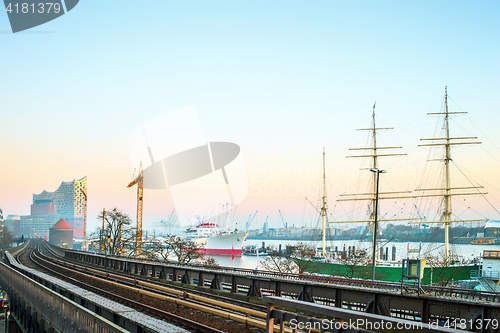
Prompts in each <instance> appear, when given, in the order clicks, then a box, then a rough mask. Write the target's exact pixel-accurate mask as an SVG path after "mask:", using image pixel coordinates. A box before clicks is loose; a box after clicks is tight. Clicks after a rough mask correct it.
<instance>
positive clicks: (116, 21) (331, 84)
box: [0, 0, 500, 227]
mask: <svg viewBox="0 0 500 333" xmlns="http://www.w3.org/2000/svg"><path fill="white" fill-rule="evenodd" d="M498 17H500V3H498V2H497V1H483V2H471V1H413V2H410V1H405V2H402V1H309V2H306V1H160V0H156V1H153V0H148V1H117V0H104V1H97V0H86V1H80V3H79V4H78V6H77V7H75V8H74V9H73V10H72V11H71V12H69V13H68V14H66V15H64V16H62V17H61V18H59V19H56V20H54V21H52V22H49V23H47V24H44V25H42V26H39V27H36V28H33V29H31V30H28V31H26V32H21V33H17V34H12V33H10V26H9V23H8V18H7V15H6V13H0V32H1V33H0V43H1V44H0V45H1V50H2V52H1V53H0V54H1V56H0V59H1V60H2V64H3V66H2V68H1V69H0V77H1V81H0V82H1V83H0V85H1V86H0V100H1V101H2V102H1V105H0V112H1V115H2V120H3V124H4V126H3V130H2V131H1V134H0V136H1V140H0V141H1V142H0V151H1V152H2V157H3V158H2V160H3V161H4V163H3V164H4V167H3V170H4V172H3V173H2V175H0V184H1V188H0V200H1V201H0V206H1V207H2V208H3V209H4V212H6V213H7V214H28V212H29V205H30V203H31V199H32V198H31V195H32V193H39V192H41V191H42V190H44V189H46V190H55V189H56V188H57V186H58V185H59V183H60V181H62V180H70V179H74V178H80V177H82V176H83V175H88V176H89V223H90V224H91V227H92V224H93V223H94V217H95V216H96V215H97V212H98V211H99V210H100V209H102V207H113V206H117V207H119V208H122V209H124V210H125V211H126V212H128V213H130V214H131V215H132V216H134V215H135V214H134V211H135V207H134V196H135V193H134V191H132V190H127V189H126V188H125V185H126V183H127V182H128V181H129V179H130V177H131V166H130V165H129V162H128V151H127V137H128V134H129V133H130V131H132V129H134V128H135V127H137V125H138V124H140V123H142V122H144V121H145V120H147V119H150V118H153V117H155V116H157V115H159V114H161V113H164V112H167V111H169V110H173V109H177V108H180V107H183V106H186V105H192V104H195V105H196V106H197V108H198V113H199V115H200V118H201V121H202V125H203V128H204V130H205V135H206V137H207V139H209V140H211V141H216V140H224V141H231V142H235V143H238V144H239V145H240V146H241V147H242V153H243V156H244V158H245V164H246V166H247V167H248V169H249V170H250V169H251V168H252V165H253V166H255V165H257V166H258V167H262V166H265V165H268V166H269V165H270V166H275V167H281V166H286V165H298V166H300V165H304V164H306V163H309V162H310V164H311V165H314V166H318V167H319V160H320V154H321V149H322V147H323V146H325V147H326V148H327V153H328V161H329V164H330V166H331V167H332V168H333V167H335V168H336V167H338V165H339V163H343V162H341V160H342V161H343V160H344V156H345V154H344V152H343V151H342V150H341V149H340V147H344V146H345V145H348V144H352V143H353V141H349V140H350V139H352V140H357V139H353V138H354V136H355V129H356V128H360V127H364V126H367V125H369V123H370V113H371V107H372V105H373V102H374V101H375V100H376V101H377V112H378V113H377V114H378V117H380V121H381V123H383V124H384V125H388V126H393V127H395V131H394V133H393V135H394V138H397V139H396V141H398V142H399V143H401V144H403V145H404V146H415V145H416V143H417V141H418V139H419V138H420V137H421V134H423V133H422V132H423V131H424V130H423V129H422V128H423V126H425V125H426V124H427V122H428V120H425V119H424V118H425V114H426V113H427V112H429V111H436V110H437V109H438V108H439V106H440V105H441V104H440V103H441V100H442V96H443V91H444V86H445V85H448V87H449V92H450V96H451V97H452V98H453V100H454V101H456V102H457V103H458V105H459V106H460V107H461V108H463V109H464V110H467V111H469V112H470V118H471V119H473V122H474V124H475V125H477V127H478V128H481V131H483V132H484V134H485V135H487V137H488V140H489V141H488V140H485V138H482V140H483V141H484V142H485V144H486V146H487V148H488V147H489V148H491V151H492V154H493V155H494V156H500V154H499V151H498V148H497V147H498V146H500V143H499V136H498V134H497V127H498V123H499V118H500V117H499V115H498V114H499V112H498V111H499V105H500V100H499V95H498V91H499V90H500V80H499V77H500V76H499V74H500V65H499V62H498V59H500V46H499V45H500V43H499V36H500V23H499V21H498ZM477 134H482V133H479V132H478V133H477ZM354 143H357V142H354ZM494 143H496V146H495V144H494ZM488 145H489V146H488ZM342 154H344V155H342ZM495 154H496V155H495ZM482 156H488V155H487V154H483V155H482ZM484 158H485V159H486V157H484ZM415 159H416V157H415ZM499 159H500V158H499ZM252 163H253V164H252ZM402 163H403V164H404V163H406V162H402ZM488 163H489V162H487V161H485V162H484V163H483V164H481V165H482V167H483V168H484V169H485V171H484V174H487V175H490V177H489V178H487V180H488V182H490V183H492V184H493V185H494V188H500V180H499V179H498V177H497V176H495V175H494V173H493V172H492V173H488V172H489V171H488V170H489V169H488V167H489V166H496V168H498V164H496V165H494V164H488ZM269 181H270V182H277V183H279V182H281V181H283V180H280V179H269ZM287 181H288V180H287ZM307 181H309V180H307ZM405 181H406V180H405ZM406 185H407V186H408V187H411V186H412V185H411V184H406ZM490 191H491V190H490ZM493 191H495V190H493ZM247 201H248V202H246V203H244V204H243V205H242V208H241V218H243V219H246V217H247V216H248V214H249V213H251V212H254V211H255V210H259V211H261V212H262V214H269V215H270V216H272V221H271V220H270V221H271V225H273V224H275V225H276V226H277V225H278V219H279V217H278V212H277V211H278V209H281V211H282V212H284V213H285V212H289V213H288V215H289V216H292V217H291V219H295V220H296V223H297V224H299V223H301V221H300V219H301V217H300V216H302V215H303V214H302V210H303V206H304V205H303V198H300V197H296V198H283V197H281V198H260V199H259V198H249V199H248V200H247ZM297 207H298V208H297ZM171 209H172V202H171V200H170V199H169V194H168V192H164V193H151V194H150V199H149V201H146V204H145V215H144V216H145V222H146V224H148V223H152V222H154V221H157V220H159V219H161V218H164V217H166V215H168V214H169V213H170V211H171ZM309 214H311V213H309ZM299 215H300V216H299ZM259 217H260V219H261V220H265V216H257V220H258V221H259ZM261 222H262V221H259V223H261Z"/></svg>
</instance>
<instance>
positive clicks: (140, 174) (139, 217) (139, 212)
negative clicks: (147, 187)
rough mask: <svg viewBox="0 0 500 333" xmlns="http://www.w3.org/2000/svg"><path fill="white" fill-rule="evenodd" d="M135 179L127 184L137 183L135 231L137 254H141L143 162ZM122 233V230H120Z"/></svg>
mask: <svg viewBox="0 0 500 333" xmlns="http://www.w3.org/2000/svg"><path fill="white" fill-rule="evenodd" d="M132 178H134V180H132V181H131V182H130V184H128V185H127V187H132V186H134V185H136V184H137V231H136V233H135V254H136V255H139V254H141V253H142V208H143V199H144V198H143V192H144V170H142V162H141V164H140V166H139V170H138V174H137V176H135V169H134V174H133V176H132ZM120 235H121V232H120Z"/></svg>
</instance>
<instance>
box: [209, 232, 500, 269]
mask: <svg viewBox="0 0 500 333" xmlns="http://www.w3.org/2000/svg"><path fill="white" fill-rule="evenodd" d="M262 242H265V245H266V246H270V245H272V246H274V247H276V248H278V247H279V245H280V244H281V247H282V249H285V247H286V245H294V244H297V243H298V242H299V241H292V240H258V239H249V240H246V241H245V243H244V244H243V245H244V246H247V245H258V246H259V247H260V246H262ZM302 243H309V244H311V245H313V246H316V247H321V242H317V241H302ZM344 244H345V247H346V251H347V249H348V247H349V246H356V248H358V249H361V248H365V249H368V252H369V253H371V252H372V251H371V248H372V242H371V241H365V242H360V241H342V240H339V241H330V242H327V243H326V246H327V247H332V249H333V248H334V247H335V246H337V247H338V250H339V251H342V250H343V248H344ZM382 244H385V245H383V248H384V253H385V248H386V247H388V248H389V258H391V256H392V247H393V246H396V260H401V259H403V258H407V257H408V249H410V250H412V249H419V247H420V249H421V250H420V253H421V254H420V256H421V257H426V256H429V255H430V256H439V255H440V254H442V253H444V243H414V242H409V243H402V242H388V243H384V241H381V242H380V243H379V246H381V245H382ZM450 250H451V252H452V253H453V254H456V255H457V256H459V257H460V258H463V259H474V258H477V257H480V256H482V254H483V251H484V250H500V245H498V244H495V245H472V244H451V245H450ZM410 256H411V254H410ZM211 257H213V258H214V259H215V260H217V262H219V264H220V265H221V266H228V267H238V268H248V269H255V268H257V267H258V268H259V269H262V266H261V265H258V262H257V257H256V256H245V255H243V256H241V257H234V260H232V259H231V256H217V255H211ZM264 258H265V257H262V256H259V258H258V261H259V262H262V260H264Z"/></svg>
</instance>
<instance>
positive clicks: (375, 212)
mask: <svg viewBox="0 0 500 333" xmlns="http://www.w3.org/2000/svg"><path fill="white" fill-rule="evenodd" d="M375 104H377V102H376V101H375V103H373V112H372V122H373V166H372V168H373V169H375V170H378V163H377V126H375ZM373 193H377V173H376V172H374V173H373ZM376 200H377V199H376V198H373V200H372V213H371V214H370V219H373V220H375V215H376V214H378V211H375V210H376V209H377V208H376V207H377V202H376ZM371 229H372V231H373V230H374V229H375V228H374V226H373V225H372V226H371ZM373 239H375V238H373Z"/></svg>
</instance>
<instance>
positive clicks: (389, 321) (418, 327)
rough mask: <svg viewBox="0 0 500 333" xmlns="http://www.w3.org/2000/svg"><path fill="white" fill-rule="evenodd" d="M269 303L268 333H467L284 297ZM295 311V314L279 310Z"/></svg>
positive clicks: (268, 300) (275, 298)
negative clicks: (385, 332) (388, 332)
mask: <svg viewBox="0 0 500 333" xmlns="http://www.w3.org/2000/svg"><path fill="white" fill-rule="evenodd" d="M263 301H264V302H266V303H267V328H266V332H268V333H273V332H276V331H277V330H276V326H275V325H278V327H279V332H280V333H281V332H311V331H313V332H342V333H345V332H380V331H383V332H384V331H395V332H396V331H397V332H417V331H418V332H449V333H463V332H464V331H463V330H458V329H453V328H447V327H443V326H438V325H437V324H427V323H422V322H415V321H411V320H407V319H401V318H393V317H387V316H382V315H378V314H372V313H366V312H359V311H354V310H348V309H342V308H334V307H331V306H325V305H320V304H314V303H310V302H304V301H298V300H293V299H286V298H282V297H275V296H271V297H267V296H266V297H264V298H263ZM277 306H278V307H281V308H286V309H287V310H290V309H293V310H294V311H293V312H290V311H287V310H283V309H278V308H277Z"/></svg>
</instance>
